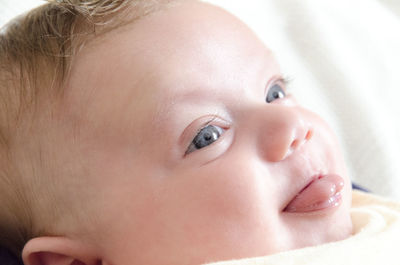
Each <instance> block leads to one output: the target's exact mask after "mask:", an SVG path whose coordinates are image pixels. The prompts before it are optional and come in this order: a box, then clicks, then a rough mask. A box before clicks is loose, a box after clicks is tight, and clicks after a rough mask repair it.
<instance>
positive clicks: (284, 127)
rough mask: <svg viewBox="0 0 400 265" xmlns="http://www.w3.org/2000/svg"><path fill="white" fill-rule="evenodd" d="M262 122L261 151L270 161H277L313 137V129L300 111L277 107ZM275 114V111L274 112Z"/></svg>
mask: <svg viewBox="0 0 400 265" xmlns="http://www.w3.org/2000/svg"><path fill="white" fill-rule="evenodd" d="M279 110H280V112H276V115H272V116H270V117H271V118H269V119H268V120H267V122H266V123H265V124H264V126H265V127H264V126H262V127H264V129H263V132H262V136H261V141H262V142H263V144H262V145H261V146H260V147H261V149H262V150H261V152H262V153H263V154H264V158H265V159H266V160H268V161H270V162H279V161H281V160H284V159H286V158H287V157H289V156H290V155H292V154H293V153H295V152H296V150H298V149H299V148H300V147H302V146H303V145H304V144H306V143H307V142H308V141H310V140H311V139H312V138H313V135H314V129H313V126H312V124H311V123H310V122H309V120H308V119H307V118H306V116H304V114H303V113H302V112H298V111H296V110H287V109H279ZM274 114H275V113H274Z"/></svg>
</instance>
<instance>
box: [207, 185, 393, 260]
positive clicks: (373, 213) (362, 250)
mask: <svg viewBox="0 0 400 265" xmlns="http://www.w3.org/2000/svg"><path fill="white" fill-rule="evenodd" d="M351 217H352V221H353V225H354V232H353V235H352V236H351V237H349V238H347V239H345V240H342V241H337V242H332V243H327V244H323V245H319V246H314V247H307V248H302V249H296V250H291V251H286V252H281V253H278V254H274V255H270V256H265V257H257V258H249V259H241V260H232V261H222V262H216V263H209V264H208V265H211V264H212V265H272V264H273V265H300V264H304V265H305V264H307V265H317V264H318V265H354V264H362V265H368V264H374V265H399V264H400V203H399V202H394V201H391V200H388V199H384V198H382V197H378V196H375V195H371V194H367V193H363V192H359V191H353V204H352V209H351Z"/></svg>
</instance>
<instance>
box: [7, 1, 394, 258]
mask: <svg viewBox="0 0 400 265" xmlns="http://www.w3.org/2000/svg"><path fill="white" fill-rule="evenodd" d="M207 1H209V2H212V3H215V4H218V5H220V6H222V7H225V8H226V9H228V10H229V11H231V12H232V13H234V14H236V15H237V16H239V17H240V18H241V19H242V20H244V21H245V22H246V23H247V24H248V25H249V26H250V27H251V28H252V29H253V30H254V31H255V32H256V33H257V34H258V35H259V36H260V38H261V39H262V40H263V41H264V42H265V43H266V44H267V45H268V46H269V47H270V48H271V49H272V50H273V51H274V53H275V54H276V56H277V58H278V60H279V61H280V63H281V65H282V69H283V71H284V73H285V74H287V75H288V76H289V78H291V79H293V81H292V85H291V87H292V88H293V89H292V93H293V94H294V95H296V97H297V98H298V99H299V101H300V102H301V103H303V105H305V106H307V107H308V108H310V109H313V110H315V111H316V112H318V113H319V114H320V115H321V116H323V117H324V118H325V119H326V120H328V122H329V123H330V124H331V125H332V127H333V128H334V129H335V131H336V132H337V134H338V135H339V137H340V140H341V144H342V146H343V149H344V154H345V157H346V161H347V162H348V165H349V169H350V173H351V176H352V179H353V181H355V182H356V183H358V184H361V185H362V186H365V187H366V188H368V189H370V190H372V191H373V192H375V193H378V194H381V195H385V196H389V197H392V198H396V199H399V200H400V174H399V172H400V160H399V158H398V157H399V155H398V153H399V150H400V117H399V116H400V103H399V99H400V92H399V91H400V1H398V0H335V1H330V0H301V1H299V0H246V1H243V0H207ZM43 2H44V1H40V0H19V1H14V0H0V25H1V24H3V23H4V22H5V21H7V20H8V19H9V18H11V17H13V16H14V15H15V14H18V13H21V12H22V11H25V10H27V9H29V8H31V7H32V6H35V5H38V4H41V3H43ZM399 264H400V263H399Z"/></svg>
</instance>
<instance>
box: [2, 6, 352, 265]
mask: <svg viewBox="0 0 400 265" xmlns="http://www.w3.org/2000/svg"><path fill="white" fill-rule="evenodd" d="M65 2H67V1H65ZM68 2H80V1H68ZM82 2H83V3H85V2H86V3H87V1H82ZM93 2H95V3H97V2H102V1H93ZM103 2H106V3H108V4H109V5H114V7H110V6H109V7H108V8H105V7H98V8H96V7H95V6H94V7H93V6H90V5H88V6H87V7H85V4H76V5H77V6H76V7H75V8H72V7H70V6H68V4H65V3H55V4H52V5H48V8H47V9H48V10H47V11H46V12H47V13H48V14H47V15H45V13H46V12H45V11H44V10H45V9H46V8H41V9H39V11H37V12H36V14H33V15H31V18H28V20H29V19H30V21H31V22H30V23H31V24H30V27H32V28H25V29H24V28H23V27H26V26H27V24H24V23H26V22H20V24H10V25H9V26H8V29H6V30H5V32H3V36H1V38H2V39H0V41H1V43H0V49H1V50H0V56H1V60H2V63H1V72H0V77H1V82H2V83H1V91H0V93H1V95H2V99H7V102H6V101H5V100H2V101H1V103H2V105H1V116H0V118H1V124H0V125H1V127H0V129H1V131H0V136H1V138H0V139H1V144H2V145H1V148H2V149H1V153H0V155H1V164H0V165H1V177H0V181H1V182H0V197H1V198H0V205H1V207H2V209H7V211H4V210H3V212H2V213H0V226H1V227H0V229H1V230H0V233H1V234H2V235H3V234H4V235H6V236H5V237H4V238H2V242H0V243H1V244H7V246H8V247H9V248H12V249H14V250H15V251H18V250H19V249H22V247H24V244H25V243H26V241H28V242H27V243H26V245H25V247H24V249H23V258H24V262H25V264H29V265H36V264H44V265H48V264H52V265H60V264H72V262H73V261H74V260H75V262H76V264H88V265H95V264H114V265H132V264H147V265H151V264H201V263H204V262H211V261H219V260H226V259H234V258H244V257H254V256H263V255H268V254H272V253H276V252H279V251H284V250H290V249H294V248H301V247H305V246H311V245H317V244H321V243H326V242H330V241H336V240H340V239H344V238H346V237H348V236H349V235H350V234H351V231H352V225H351V220H350V214H349V208H350V203H351V194H350V191H351V185H350V181H349V177H348V174H347V172H346V169H345V164H344V162H343V158H342V155H341V153H340V151H339V148H338V142H337V140H336V137H335V135H334V133H333V132H332V130H331V129H330V128H329V126H328V125H327V124H326V123H324V121H323V120H322V119H321V118H319V117H318V116H317V115H316V114H314V113H312V112H311V111H308V110H306V109H304V108H303V107H301V106H299V105H298V103H296V101H295V99H294V98H293V96H291V95H289V94H288V93H287V91H286V87H285V80H284V79H283V77H282V74H281V72H280V70H279V67H278V65H277V62H276V61H275V59H274V58H273V55H272V54H271V52H270V51H269V50H268V49H267V48H266V47H265V46H263V43H262V42H261V41H260V40H259V39H258V38H257V37H256V36H255V35H254V33H252V31H250V30H249V29H248V28H247V27H246V26H245V25H244V24H243V23H242V22H240V21H239V20H238V19H236V18H235V17H233V16H232V15H230V14H229V13H227V12H226V11H223V10H222V9H220V8H217V7H215V6H212V5H209V4H205V3H201V2H197V1H184V0H181V1H151V2H149V1H144V0H143V1H103ZM136 3H137V4H136ZM80 8H81V9H82V10H83V11H79V10H80ZM85 8H87V9H85ZM85 10H89V11H87V13H90V11H93V12H94V15H93V14H92V16H90V15H87V16H86V17H85V12H86V11H85ZM95 12H97V13H95ZM74 14H78V15H74ZM96 14H97V15H96ZM35 18H36V21H40V23H33V22H34V21H35ZM20 21H22V20H21V18H20ZM92 28H93V29H94V30H91V29H92ZM19 32H22V33H23V34H27V33H28V32H32V35H31V36H27V37H26V36H25V35H22V36H18V34H20V33H19ZM40 32H42V33H46V32H47V33H48V34H40V35H37V34H38V33H40ZM54 32H58V33H60V35H59V36H57V34H55V33H54ZM71 33H72V34H73V38H72V39H69V38H68V36H70V34H71ZM66 36H67V37H66ZM11 37H13V38H15V39H17V40H19V42H12V41H11V39H10V38H11ZM35 38H38V39H35ZM40 38H44V40H42V39H40ZM21 40H22V41H21ZM24 41H25V42H24ZM6 42H8V43H6ZM15 43H16V44H15ZM38 43H39V44H40V45H37V44H38ZM7 45H8V46H9V48H8V49H6V48H5V47H6V46H7ZM18 46H21V49H17V48H16V47H18ZM6 59H7V63H3V62H6ZM21 62H22V63H21ZM15 91H17V92H15ZM3 101H4V102H3ZM78 261H79V262H78ZM73 264H75V263H73Z"/></svg>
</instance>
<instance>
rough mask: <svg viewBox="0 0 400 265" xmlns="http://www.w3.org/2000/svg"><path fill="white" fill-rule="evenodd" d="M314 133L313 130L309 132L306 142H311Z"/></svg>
mask: <svg viewBox="0 0 400 265" xmlns="http://www.w3.org/2000/svg"><path fill="white" fill-rule="evenodd" d="M313 134H314V132H313V131H312V130H308V132H307V134H306V137H305V139H306V141H308V140H310V139H311V137H312V136H313Z"/></svg>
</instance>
